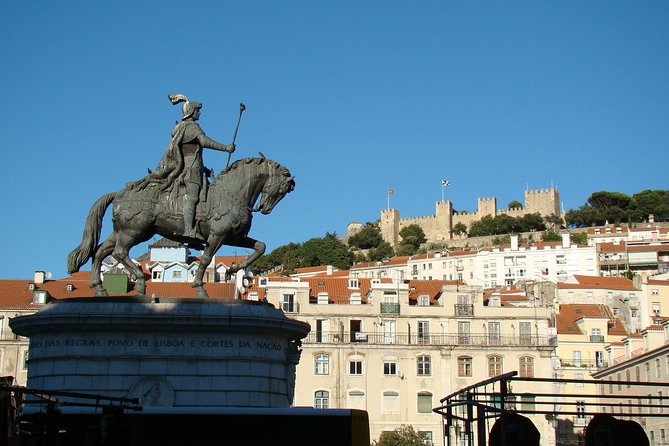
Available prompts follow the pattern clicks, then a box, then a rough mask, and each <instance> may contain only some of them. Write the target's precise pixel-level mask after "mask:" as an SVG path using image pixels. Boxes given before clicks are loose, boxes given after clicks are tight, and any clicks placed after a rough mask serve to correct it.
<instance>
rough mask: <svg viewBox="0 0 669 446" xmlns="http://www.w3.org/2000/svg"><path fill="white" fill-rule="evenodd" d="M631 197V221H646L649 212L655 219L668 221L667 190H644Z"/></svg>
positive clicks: (668, 204) (668, 200) (668, 196)
mask: <svg viewBox="0 0 669 446" xmlns="http://www.w3.org/2000/svg"><path fill="white" fill-rule="evenodd" d="M632 198H633V205H632V206H631V207H632V210H631V211H630V212H631V213H632V217H633V219H632V220H633V221H637V222H641V221H646V220H647V219H648V215H650V214H653V216H654V217H655V221H669V190H644V191H642V192H639V193H637V194H634V196H633V197H632Z"/></svg>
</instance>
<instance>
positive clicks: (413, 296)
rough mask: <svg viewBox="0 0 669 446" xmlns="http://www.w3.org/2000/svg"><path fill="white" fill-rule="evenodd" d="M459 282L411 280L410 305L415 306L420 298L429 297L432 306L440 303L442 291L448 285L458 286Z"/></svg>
mask: <svg viewBox="0 0 669 446" xmlns="http://www.w3.org/2000/svg"><path fill="white" fill-rule="evenodd" d="M458 283H459V282H458V281H457V280H411V281H409V305H415V304H416V302H417V301H418V296H425V295H427V296H429V298H430V305H435V304H437V303H438V302H439V298H440V297H441V293H442V290H443V288H444V286H447V285H457V284H458Z"/></svg>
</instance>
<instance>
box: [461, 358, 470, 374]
mask: <svg viewBox="0 0 669 446" xmlns="http://www.w3.org/2000/svg"><path fill="white" fill-rule="evenodd" d="M458 376H472V358H471V356H460V357H459V358H458Z"/></svg>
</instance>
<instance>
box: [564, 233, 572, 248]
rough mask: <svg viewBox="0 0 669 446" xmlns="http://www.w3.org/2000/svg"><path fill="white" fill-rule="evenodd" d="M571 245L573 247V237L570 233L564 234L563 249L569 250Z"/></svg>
mask: <svg viewBox="0 0 669 446" xmlns="http://www.w3.org/2000/svg"><path fill="white" fill-rule="evenodd" d="M570 245H571V237H570V236H569V233H568V232H565V233H563V234H562V247H563V248H569V246H570Z"/></svg>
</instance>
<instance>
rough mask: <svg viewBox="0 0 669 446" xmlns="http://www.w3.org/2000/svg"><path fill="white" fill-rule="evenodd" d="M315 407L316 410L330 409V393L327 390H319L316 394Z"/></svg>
mask: <svg viewBox="0 0 669 446" xmlns="http://www.w3.org/2000/svg"><path fill="white" fill-rule="evenodd" d="M314 407H315V408H316V409H327V408H329V407H330V392H328V391H327V390H317V391H316V393H314Z"/></svg>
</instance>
